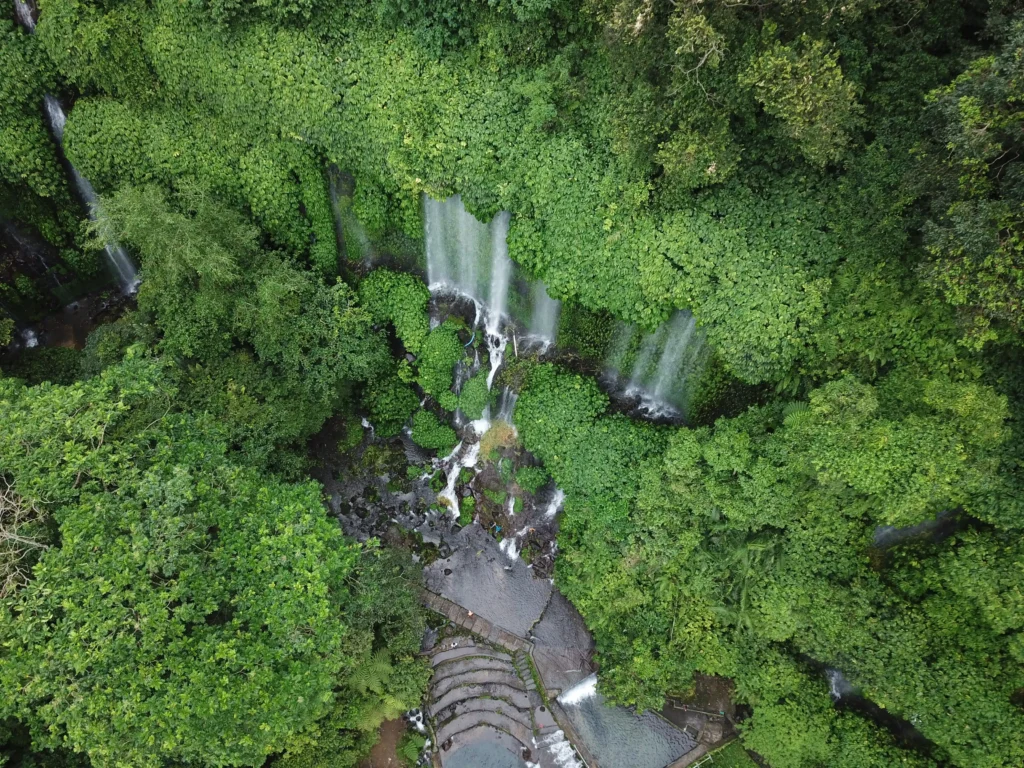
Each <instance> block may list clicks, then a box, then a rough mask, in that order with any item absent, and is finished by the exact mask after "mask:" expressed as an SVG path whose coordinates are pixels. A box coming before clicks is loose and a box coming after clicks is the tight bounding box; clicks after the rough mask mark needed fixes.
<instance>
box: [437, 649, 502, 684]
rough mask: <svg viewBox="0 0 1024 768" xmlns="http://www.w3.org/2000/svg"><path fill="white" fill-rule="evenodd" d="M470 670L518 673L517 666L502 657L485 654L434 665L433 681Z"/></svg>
mask: <svg viewBox="0 0 1024 768" xmlns="http://www.w3.org/2000/svg"><path fill="white" fill-rule="evenodd" d="M468 672H507V673H508V674H510V675H516V676H517V677H518V676H519V675H517V674H516V668H515V667H513V666H512V665H511V664H509V663H508V662H507V661H502V660H501V659H488V658H486V657H483V656H470V657H469V658H466V659H456V660H454V661H449V662H448V663H447V664H442V665H440V666H437V667H434V676H433V677H432V678H431V680H430V682H431V683H439V682H441V681H442V680H445V679H447V678H449V677H451V676H452V675H463V674H466V673H468Z"/></svg>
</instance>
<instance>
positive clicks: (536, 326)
mask: <svg viewBox="0 0 1024 768" xmlns="http://www.w3.org/2000/svg"><path fill="white" fill-rule="evenodd" d="M531 298H532V304H533V312H532V314H531V317H530V335H531V336H534V337H536V338H538V339H540V340H541V341H542V342H543V344H544V345H545V346H552V345H554V343H555V337H556V336H557V333H558V316H559V314H560V312H561V309H562V302H560V301H558V300H557V299H552V298H551V297H550V296H548V291H547V288H545V287H544V283H542V282H540V281H539V280H538V281H537V282H535V283H534V284H533V295H532V297H531Z"/></svg>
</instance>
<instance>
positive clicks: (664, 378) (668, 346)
mask: <svg viewBox="0 0 1024 768" xmlns="http://www.w3.org/2000/svg"><path fill="white" fill-rule="evenodd" d="M696 327H697V321H696V320H695V319H694V317H693V315H691V314H690V313H688V312H677V313H676V314H675V315H674V316H673V318H672V320H671V321H670V322H669V327H668V340H667V341H666V343H665V348H664V350H663V352H662V354H661V359H660V360H658V367H657V370H655V372H654V399H655V400H658V401H661V402H667V401H668V399H669V398H670V397H671V395H672V392H671V390H672V386H673V384H674V383H675V377H676V374H677V373H678V372H679V370H680V368H681V367H682V365H683V363H684V362H685V358H686V353H687V352H688V351H689V348H690V339H692V338H693V332H694V330H695V329H696Z"/></svg>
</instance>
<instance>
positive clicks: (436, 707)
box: [428, 684, 533, 717]
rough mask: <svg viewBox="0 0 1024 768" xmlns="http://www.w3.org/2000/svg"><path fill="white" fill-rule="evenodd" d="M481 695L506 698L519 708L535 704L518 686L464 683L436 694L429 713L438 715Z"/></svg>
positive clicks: (432, 715) (527, 707)
mask: <svg viewBox="0 0 1024 768" xmlns="http://www.w3.org/2000/svg"><path fill="white" fill-rule="evenodd" d="M481 697H488V698H492V699H504V700H505V701H507V702H508V703H509V704H511V705H512V706H515V707H518V708H519V709H530V707H531V706H532V705H533V702H532V701H531V699H530V696H529V695H528V694H527V693H526V691H523V690H521V689H520V688H518V687H516V688H512V687H509V686H507V685H501V684H497V685H496V684H488V685H462V686H459V687H457V688H453V689H451V690H450V691H448V692H447V693H446V694H444V695H443V696H435V697H434V698H433V700H432V701H431V702H430V706H429V708H428V709H429V712H428V714H429V715H430V716H431V717H437V715H438V713H439V712H441V710H443V709H445V708H447V707H450V706H452V705H453V704H457V703H458V702H460V701H468V700H470V699H476V698H481Z"/></svg>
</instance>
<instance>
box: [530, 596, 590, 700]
mask: <svg viewBox="0 0 1024 768" xmlns="http://www.w3.org/2000/svg"><path fill="white" fill-rule="evenodd" d="M530 639H531V640H532V641H533V644H534V650H533V662H534V664H536V665H537V671H538V672H539V673H540V676H541V678H542V679H543V680H544V684H545V685H546V686H547V687H548V689H549V690H552V689H554V690H557V691H563V690H565V689H567V688H571V687H572V686H573V685H575V684H576V683H578V682H579V681H580V680H582V679H583V678H585V677H588V676H589V675H590V674H591V673H592V672H593V671H594V666H593V663H592V662H591V658H592V656H593V651H594V641H593V638H591V636H590V632H588V631H587V625H586V624H585V623H584V621H583V617H582V616H580V613H579V611H577V610H576V608H575V607H574V606H573V605H572V603H570V602H569V601H568V600H566V599H565V597H564V596H563V595H562V593H561V592H559V591H558V590H557V589H555V590H553V592H552V595H551V601H550V602H549V603H548V607H547V608H546V609H545V611H544V615H543V617H541V620H540V621H539V622H538V623H537V625H536V626H535V627H534V628H533V634H532V636H531V637H530Z"/></svg>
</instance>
